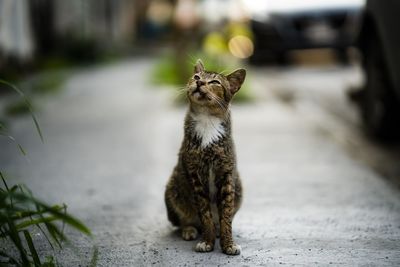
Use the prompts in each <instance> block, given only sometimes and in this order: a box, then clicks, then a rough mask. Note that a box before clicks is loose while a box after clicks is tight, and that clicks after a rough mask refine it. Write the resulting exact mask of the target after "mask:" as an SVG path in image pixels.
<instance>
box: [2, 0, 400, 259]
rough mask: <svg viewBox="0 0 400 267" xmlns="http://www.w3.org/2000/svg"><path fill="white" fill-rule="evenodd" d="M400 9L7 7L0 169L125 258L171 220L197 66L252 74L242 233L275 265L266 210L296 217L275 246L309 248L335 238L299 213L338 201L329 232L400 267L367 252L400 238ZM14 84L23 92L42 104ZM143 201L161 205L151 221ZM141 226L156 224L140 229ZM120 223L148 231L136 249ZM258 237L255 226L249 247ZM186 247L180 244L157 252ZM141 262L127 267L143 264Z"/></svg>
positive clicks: (120, 2)
mask: <svg viewBox="0 0 400 267" xmlns="http://www.w3.org/2000/svg"><path fill="white" fill-rule="evenodd" d="M399 11H400V2H398V1H396V0H386V1H379V0H326V1H322V0H307V1H298V0H280V1H273V0H148V1H145V0H68V1H64V0H18V1H15V0H0V79H1V80H2V81H3V82H2V83H1V84H0V125H1V128H0V130H1V133H2V134H3V135H4V136H5V137H4V138H0V170H2V171H3V172H5V173H6V174H8V176H9V177H10V179H11V180H12V181H15V182H23V183H26V184H28V185H29V186H30V187H31V188H32V189H33V191H34V192H38V194H39V196H40V197H42V198H44V199H45V200H48V201H57V202H59V201H65V202H67V203H68V204H70V206H71V207H72V211H74V212H76V214H78V215H80V216H81V217H83V218H84V220H85V221H86V222H88V224H89V226H91V227H92V228H93V229H94V232H95V233H97V235H98V238H99V240H102V241H104V244H105V245H104V246H105V247H107V246H108V245H110V243H109V242H108V241H109V238H110V235H111V234H112V235H117V236H121V235H122V234H125V239H124V238H122V239H120V240H119V241H118V240H117V241H116V240H114V241H113V242H117V243H118V242H119V243H118V244H119V245H120V247H121V248H122V249H126V251H128V250H129V249H131V248H129V244H128V243H129V242H131V241H132V240H134V241H135V240H141V238H144V236H145V235H146V236H147V238H150V239H151V238H153V239H154V240H156V237H149V236H148V230H149V229H148V228H149V227H150V226H148V225H152V226H154V224H155V221H160V220H161V221H163V222H164V219H165V218H164V217H165V216H164V211H163V206H162V197H161V195H162V194H161V193H160V192H162V191H163V188H164V184H165V183H166V181H167V178H168V176H169V174H170V171H171V170H172V167H173V166H174V164H175V161H176V157H175V155H176V153H177V151H178V148H179V143H180V140H181V138H182V131H181V129H182V124H183V117H184V113H185V105H182V103H185V101H184V100H185V96H184V94H182V90H181V89H182V88H184V85H185V83H186V81H187V79H188V77H190V75H192V70H193V65H194V63H195V61H196V60H197V59H198V58H201V59H202V61H203V62H204V63H205V66H206V69H209V70H214V71H218V72H222V73H225V74H228V73H230V72H231V71H233V70H234V69H236V68H239V67H244V68H246V69H247V73H248V76H247V78H246V82H245V84H244V86H243V87H242V89H241V90H240V92H239V93H238V95H237V96H236V97H235V99H234V105H233V120H234V136H235V139H236V141H237V150H238V158H239V168H240V169H242V174H243V176H244V177H245V178H244V183H245V185H247V188H248V194H249V200H248V202H247V204H245V208H244V209H246V210H247V213H246V212H243V214H244V215H243V216H242V217H241V218H242V219H240V218H239V219H238V220H239V223H238V225H239V227H238V228H239V229H240V230H239V232H240V235H241V236H242V237H243V236H249V235H250V236H252V237H254V239H253V241H250V240H247V241H244V242H248V244H249V245H248V249H249V251H250V252H249V253H250V254H251V255H253V256H254V255H256V254H257V253H261V254H263V253H264V254H265V255H267V254H268V253H269V252H268V251H262V252H259V251H258V252H257V251H256V247H257V246H259V245H260V244H261V246H262V245H263V243H262V242H264V241H262V240H259V239H257V236H261V235H262V234H263V233H264V232H263V231H264V230H266V229H264V226H265V225H267V226H271V227H273V225H275V224H272V223H271V222H268V219H267V218H265V220H264V219H263V220H260V219H256V218H257V217H256V214H257V213H258V211H259V210H260V209H262V210H264V208H265V207H270V208H271V205H272V209H273V210H274V212H275V213H274V216H275V218H278V219H274V222H275V223H276V222H278V221H279V218H280V219H281V220H289V221H290V220H291V219H293V221H294V223H293V222H292V224H291V225H292V227H293V230H287V229H286V230H282V229H281V230H275V231H278V233H276V232H275V233H276V234H277V235H279V234H282V233H283V232H285V231H288V232H285V233H289V234H288V236H289V237H290V239H292V238H297V240H301V239H302V236H301V235H300V236H297V235H298V232H299V231H300V232H303V233H314V234H316V235H317V236H318V233H320V234H321V235H323V233H324V231H325V229H326V227H328V228H329V226H326V224H323V223H322V224H318V222H317V223H315V221H314V222H313V224H314V223H315V228H314V229H313V230H312V231H311V230H310V228H309V224H307V222H306V223H305V222H304V221H302V220H296V219H294V218H295V217H296V216H300V217H301V216H304V215H301V214H300V213H298V212H299V211H298V210H299V207H298V206H296V205H302V206H301V207H304V205H311V206H312V205H314V204H315V203H320V204H321V203H322V204H321V205H322V206H323V207H325V206H324V203H325V202H324V201H328V200H326V199H330V202H329V201H328V202H329V203H328V202H327V203H328V204H327V203H325V204H326V205H327V206H326V207H325V208H326V209H324V208H322V209H323V210H322V211H321V210H319V211H318V212H315V213H307V212H306V214H308V215H307V216H309V218H314V219H315V220H317V221H318V218H319V215H320V214H325V213H324V212H327V213H326V214H328V215H326V214H325V215H326V216H328V217H329V218H334V220H337V221H338V225H339V226H337V225H336V226H335V227H336V228H335V229H336V230H335V231H338V233H342V232H343V231H342V230H343V229H347V230H348V229H349V227H350V228H351V229H352V230H349V231H350V232H351V233H350V234H349V235H350V236H347V237H344V241H343V240H342V242H344V243H345V244H344V245H343V244H341V245H343V246H344V247H346V246H347V245H348V246H351V245H350V243H346V242H352V246H355V247H356V249H360V251H364V252H360V254H359V255H358V258H357V259H358V260H359V261H360V262H359V263H360V264H362V263H365V264H374V262H375V260H378V259H380V257H381V256H382V255H380V254H379V251H380V252H381V253H386V254H385V255H387V256H386V260H387V261H388V263H389V265H390V264H396V263H399V258H398V256H397V257H396V256H393V255H394V254H393V253H392V252H394V251H395V250H396V249H397V248H398V245H397V247H396V245H395V242H394V241H395V240H394V241H393V243H390V244H389V245H388V246H386V247H385V248H382V247H380V249H377V247H374V246H370V247H368V249H366V250H365V247H364V245H363V244H364V243H362V242H360V243H357V244H356V245H354V243H353V241H354V240H353V239H352V238H354V236H363V238H366V239H368V238H385V235H388V236H390V235H391V236H393V235H394V236H397V237H396V238H397V239H396V240H398V237H399V236H400V235H399V229H400V228H399V227H397V226H399V221H398V220H397V219H398V217H399V205H400V204H399V203H400V201H399V199H398V191H397V190H398V189H399V188H400V164H399V160H400V146H399V141H398V140H399V136H400V74H399V73H400V72H399V70H400V52H399V50H398V47H400V33H399V32H398V31H399V30H398V27H396V25H400V21H399V20H400V17H399V16H398V12H399ZM4 82H7V83H11V84H13V85H15V86H17V87H18V88H19V89H20V90H21V91H22V92H23V93H24V94H25V95H26V96H27V97H28V99H29V101H30V103H31V106H29V105H27V104H26V101H25V99H24V98H21V96H20V95H18V93H16V92H15V91H14V90H13V89H11V88H10V86H9V85H7V84H5V83H4ZM32 111H33V112H34V114H36V117H37V119H38V122H39V125H40V129H41V130H42V133H43V136H44V140H45V141H44V143H41V142H40V138H38V137H37V133H36V132H35V131H36V130H35V126H34V125H33V124H32V121H31V118H30V115H29V114H30V112H32ZM10 136H12V138H9V137H10ZM16 144H18V145H16ZM18 146H21V147H23V149H24V151H26V154H27V156H23V155H21V153H20V149H18ZM24 153H25V152H24ZM26 158H28V160H27V159H26ZM290 170H297V171H296V173H297V174H298V175H299V177H300V178H301V179H298V178H295V177H293V173H292V174H291V173H290V172H289V171H290ZM327 177H329V178H327ZM323 178H324V179H323ZM325 178H326V179H325ZM330 178H332V179H330ZM246 179H249V180H246ZM376 181H379V182H376ZM153 185H155V186H153ZM284 185H286V186H288V187H286V186H284ZM261 188H263V190H261ZM371 190H372V191H373V192H380V193H376V194H371V192H372V191H371ZM387 190H389V191H387ZM391 190H394V191H391ZM382 192H384V193H382ZM383 195H388V196H389V197H383ZM306 196H307V197H306ZM323 196H325V197H326V198H324V197H323ZM60 198H61V199H60ZM293 198H295V199H296V203H297V204H296V203H293V202H292V199H293ZM388 199H390V200H388ZM385 201H386V202H385ZM137 202H143V203H145V206H146V207H152V208H148V209H146V211H144V210H143V208H142V207H140V206H138V205H137V204H134V205H133V204H132V203H137ZM265 203H267V204H265ZM274 203H275V205H277V206H279V207H285V208H286V209H288V210H289V212H286V213H285V212H284V213H280V211H279V210H275V209H274V208H273V206H274V205H273V204H274ZM312 203H314V204H312ZM343 203H348V205H349V206H346V205H345V206H342V205H343ZM377 203H378V204H377ZM331 205H333V206H334V207H337V210H335V213H334V214H331V213H329V211H330V208H328V206H329V207H332V206H331ZM335 205H336V206H335ZM369 205H372V206H373V207H377V205H378V206H379V205H380V206H379V207H381V208H383V209H384V212H383V213H384V214H385V216H386V215H387V217H385V218H386V219H382V220H380V219H379V220H370V221H369V222H367V221H368V220H367V218H372V217H373V218H375V217H374V212H375V210H374V209H373V208H371V206H369ZM275 207H276V206H275ZM319 208H321V207H319ZM347 208H348V209H350V210H361V211H362V212H361V213H363V212H364V213H363V214H364V215H365V216H364V217H363V218H362V219H360V220H361V221H363V219H365V221H364V222H363V223H366V224H367V225H365V228H363V227H361V228H356V226H354V225H357V224H358V223H360V222H356V221H352V219H350V218H351V216H352V215H351V214H353V213H351V212H350V213H348V215H344V217H341V216H343V213H342V212H338V210H339V211H340V210H341V209H342V210H341V211H343V209H344V210H346V209H347ZM127 210H128V211H127ZM300 210H301V208H300ZM152 212H153V213H157V214H160V217H154V215H151V214H152ZM381 212H382V211H381ZM385 212H386V213H385ZM138 213H140V214H143V213H145V215H143V216H142V217H143V218H142V219H141V220H139V219H138V218H137V214H138ZM122 214H124V215H122ZM291 214H292V215H291ZM318 214H319V215H318ZM325 215H322V216H325ZM109 216H111V217H109ZM112 216H114V217H112ZM121 216H122V217H123V219H125V222H126V221H128V222H129V223H128V224H129V225H135V226H137V225H141V228H140V227H139V228H135V230H134V232H135V237H133V236H131V235H130V231H132V229H131V228H124V226H121V225H125V224H123V223H122V219H116V217H121ZM124 216H125V217H124ZM291 216H293V217H291ZM313 216H315V217H313ZM346 216H348V217H346ZM361 217H362V216H361ZM378 217H379V216H378ZM150 218H151V219H150ZM246 218H247V219H246ZM302 218H303V217H302ZM329 218H328V219H329ZM303 219H304V218H303ZM276 220H278V221H276ZM304 220H305V219H304ZM396 220H397V221H396ZM304 223H305V224H304ZM352 223H354V225H353V226H349V224H352ZM389 223H391V224H390V226H388V225H387V224H389ZM165 224H166V225H167V223H166V222H165ZM278 224H280V223H278ZM143 225H147V226H143ZM248 225H253V226H254V227H253V228H251V227H250V228H251V229H253V230H251V231H252V232H251V233H250V234H249V232H248V230H249V226H248ZM340 225H342V226H343V228H341V226H340ZM125 226H126V225H125ZM240 226H242V228H240ZM126 227H127V226H126ZM146 227H147V228H146ZM155 227H156V226H155ZM282 227H283V226H282ZM296 227H297V228H296ZM304 227H305V228H304ZM352 227H353V228H352ZM368 227H369V228H368ZM382 227H386V228H385V229H389V230H388V231H386V232H385V231H383V232H384V233H383V232H382V231H380V230H381V229H382ZM367 228H368V229H375V230H376V231H375V232H374V231H372V232H368V231H367V230H365V229H367ZM143 229H144V230H143ZM254 229H256V230H254ZM257 229H258V230H257ZM299 229H300V230H299ZM318 229H319V230H318ZM347 230H346V231H347ZM271 231H272V233H274V230H271ZM280 231H282V232H280ZM307 231H311V232H307ZM346 231H345V232H346ZM352 231H353V232H352ZM161 232H162V231H161ZM367 232H368V233H367ZM162 233H163V232H162ZM268 233H269V232H268ZM272 233H269V234H267V236H268V235H271V236H272V235H273V234H272ZM264 234H265V233H264ZM310 235H311V236H312V235H313V234H310ZM314 237H315V236H314ZM171 238H172V239H173V240H177V239H176V237H171V236H167V237H165V239H164V240H162V241H159V240H158V241H157V242H161V246H162V245H163V244H164V245H165V244H167V243H168V242H170V241H171ZM174 238H175V239H174ZM318 238H322V237H321V236H318ZM318 238H317V239H318ZM242 239H243V238H242ZM322 239H323V238H322ZM121 240H122V241H121ZM351 240H353V241H351ZM128 241H129V242H128ZM242 241H243V240H242ZM314 241H315V240H314ZM314 241H313V240H312V238H311V240H310V239H307V241H305V244H313V242H314ZM132 242H133V241H132ZM154 242H155V241H154ZM163 242H164V243H163ZM252 242H253V243H252ZM257 242H258V243H257ZM285 242H286V241H285ZM299 242H300V241H299ZM307 242H310V243H307ZM337 242H339V241H337ZM388 242H389V241H388ZM396 242H397V241H396ZM134 243H135V242H134ZM136 243H137V242H136ZM136 243H135V244H136ZM300 243H302V242H300ZM378 243H379V242H378ZM107 244H108V245H107ZM112 244H114V245H115V243H112ZM302 244H304V242H303V243H302ZM153 245H154V244H153ZM183 245H184V244H183ZM183 245H182V246H183ZM338 245H340V244H339V243H338ZM78 246H79V244H78ZM140 246H141V245H140V244H139V243H138V244H136V245H133V247H134V248H135V249H136V250H135V249H133V251H136V252H135V253H137V251H138V249H139V247H140ZM154 246H155V247H156V249H160V248H159V247H157V246H156V245H154ZM311 246H313V245H311ZM292 249H293V251H295V250H296V251H297V250H300V252H299V253H301V250H302V249H303V248H302V247H301V246H299V247H298V248H294V247H293V248H292ZM307 249H308V248H307ZM363 249H364V250H363ZM124 251H125V250H124ZM160 251H161V250H160ZM304 251H305V247H304ZM103 252H104V253H105V254H107V253H108V254H110V253H113V252H112V251H107V250H106V249H104V251H103ZM114 252H115V251H114ZM164 252H165V251H164ZM164 252H163V253H164ZM275 252H276V253H279V249H278V248H277V250H276V251H275ZM331 252H332V253H333V252H334V249H332V251H331ZM163 253H161V252H159V253H156V254H154V255H153V256H154V257H156V258H157V257H158V258H157V259H159V260H160V262H161V263H163V262H164V263H165V262H167V260H168V259H169V257H172V258H173V256H171V255H170V254H168V252H165V253H166V254H163ZM327 253H328V252H327ZM338 253H339V252H337V251H336V255H341V257H342V258H343V259H345V260H346V259H350V258H351V257H354V255H350V254H346V253H347V252H344V251H341V252H340V253H343V254H340V253H339V254H338ZM363 253H365V255H364V254H363ZM264 254H263V255H264ZM333 254H334V253H333ZM333 254H332V255H333ZM378 254H379V255H378ZM129 255H130V254H129ZM129 255H127V254H124V255H122V256H121V257H122V258H120V259H121V262H126V261H124V260H126V259H127V258H129V257H136V256H132V255H130V256H129ZM135 255H136V254H135ZM160 255H161V256H160ZM293 255H294V254H293ZM293 255H292V256H291V258H290V260H291V261H292V262H298V260H296V258H295V257H294V256H293ZM296 255H297V254H296ZM363 255H364V256H363ZM275 256H276V257H275ZM275 256H274V257H275V258H273V259H272V261H274V260H278V256H277V255H275ZM314 256H315V255H314ZM326 256H327V255H325V254H323V253H322V254H321V257H325V258H326ZM328 256H329V255H328ZM66 257H68V256H66ZM346 257H348V258H346ZM172 258H171V259H172ZM311 258H312V257H311V256H310V258H307V256H305V258H304V259H302V261H304V262H305V264H307V262H311ZM314 259H315V258H313V260H314ZM332 259H333V262H335V261H336V260H338V258H335V256H332ZM135 260H137V261H135V262H136V263H138V262H139V263H143V262H145V263H146V262H147V261H150V258H146V257H144V258H137V259H136V258H135ZM173 260H177V259H176V258H174V259H173ZM181 260H182V259H181ZM221 260H224V259H221ZM242 260H243V262H246V261H245V260H244V259H242ZM269 260H271V259H269ZM269 260H267V258H265V261H263V263H266V262H267V261H269ZM279 260H281V259H279ZM117 262H118V261H117ZM183 262H184V261H183ZM377 262H378V261H377ZM377 262H376V263H377ZM356 265H357V264H356Z"/></svg>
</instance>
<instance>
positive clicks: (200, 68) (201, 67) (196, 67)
mask: <svg viewBox="0 0 400 267" xmlns="http://www.w3.org/2000/svg"><path fill="white" fill-rule="evenodd" d="M202 71H204V65H203V62H201V60H200V59H198V60H197V62H196V65H194V73H199V72H202Z"/></svg>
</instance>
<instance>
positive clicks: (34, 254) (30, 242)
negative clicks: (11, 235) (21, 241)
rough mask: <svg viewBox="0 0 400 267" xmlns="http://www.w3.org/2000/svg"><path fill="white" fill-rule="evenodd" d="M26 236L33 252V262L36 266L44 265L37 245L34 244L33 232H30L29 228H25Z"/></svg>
mask: <svg viewBox="0 0 400 267" xmlns="http://www.w3.org/2000/svg"><path fill="white" fill-rule="evenodd" d="M24 236H25V240H26V243H27V244H28V248H29V251H30V252H31V255H32V259H33V263H34V264H35V265H36V266H39V267H40V266H41V265H42V263H41V262H40V259H39V255H38V254H37V251H36V249H35V245H34V244H33V241H32V237H31V234H30V233H29V232H28V230H24Z"/></svg>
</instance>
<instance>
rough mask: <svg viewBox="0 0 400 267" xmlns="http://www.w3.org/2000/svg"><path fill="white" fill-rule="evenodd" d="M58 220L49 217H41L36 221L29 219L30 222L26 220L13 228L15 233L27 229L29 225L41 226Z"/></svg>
mask: <svg viewBox="0 0 400 267" xmlns="http://www.w3.org/2000/svg"><path fill="white" fill-rule="evenodd" d="M55 220H58V218H57V217H54V216H50V217H41V218H38V219H31V220H26V221H23V222H22V223H19V224H17V225H16V226H15V227H16V228H17V231H22V230H23V229H24V228H26V227H29V226H31V225H36V224H41V223H46V222H52V221H55Z"/></svg>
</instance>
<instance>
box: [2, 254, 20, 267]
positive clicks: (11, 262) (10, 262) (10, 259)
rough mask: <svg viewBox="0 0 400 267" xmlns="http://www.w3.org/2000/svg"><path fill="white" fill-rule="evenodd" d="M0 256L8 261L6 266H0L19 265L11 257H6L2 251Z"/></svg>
mask: <svg viewBox="0 0 400 267" xmlns="http://www.w3.org/2000/svg"><path fill="white" fill-rule="evenodd" d="M0 256H1V257H3V258H7V259H8V262H7V265H0V266H9V265H10V264H13V265H16V266H18V265H21V264H20V263H19V262H18V261H17V260H16V259H14V258H13V257H12V256H10V255H8V254H7V253H6V252H4V251H0Z"/></svg>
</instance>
